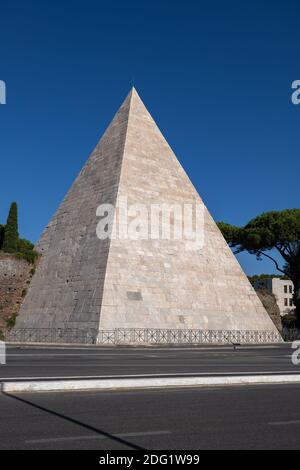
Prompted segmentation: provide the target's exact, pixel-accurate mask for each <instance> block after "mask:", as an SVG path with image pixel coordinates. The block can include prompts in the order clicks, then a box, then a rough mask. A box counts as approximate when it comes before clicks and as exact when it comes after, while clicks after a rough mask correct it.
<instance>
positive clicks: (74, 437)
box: [25, 431, 171, 444]
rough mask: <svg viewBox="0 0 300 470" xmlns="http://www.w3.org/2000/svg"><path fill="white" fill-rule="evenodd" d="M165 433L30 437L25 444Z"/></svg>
mask: <svg viewBox="0 0 300 470" xmlns="http://www.w3.org/2000/svg"><path fill="white" fill-rule="evenodd" d="M166 434H171V432H170V431H145V432H127V433H122V434H112V435H111V436H112V437H109V436H102V435H101V434H93V435H89V436H69V437H49V438H45V439H31V440H29V441H25V442H26V444H43V443H47V442H64V441H81V440H90V439H96V440H103V439H113V438H114V437H117V438H124V437H143V436H162V435H166Z"/></svg>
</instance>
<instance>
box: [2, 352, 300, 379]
mask: <svg viewBox="0 0 300 470" xmlns="http://www.w3.org/2000/svg"><path fill="white" fill-rule="evenodd" d="M292 352H293V351H292V349H291V346H290V345H288V344H283V345H279V346H266V347H246V346H242V347H239V348H238V349H237V350H235V351H234V350H233V348H232V347H215V348H213V347H208V348H203V347H195V346H194V347H134V348H130V347H115V348H114V347H107V348H103V347H75V346H70V347H56V346H55V347H47V346H40V347H33V346H26V347H25V346H22V347H17V346H11V345H10V346H8V349H7V365H6V366H0V381H1V380H3V379H12V378H28V377H102V376H108V375H114V376H119V375H145V374H146V375H147V374H150V375H157V374H162V375H170V374H171V375H180V374H197V375H198V374H204V375H208V374H214V375H215V374H224V375H230V374H241V373H286V372H289V373H291V372H292V373H300V366H298V367H296V366H294V365H293V364H292V361H291V354H292Z"/></svg>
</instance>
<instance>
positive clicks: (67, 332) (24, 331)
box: [5, 328, 98, 344]
mask: <svg viewBox="0 0 300 470" xmlns="http://www.w3.org/2000/svg"><path fill="white" fill-rule="evenodd" d="M97 334H98V330H93V329H89V330H83V329H71V328H66V329H61V328H57V329H54V328H14V329H12V330H11V331H10V332H9V333H8V334H6V336H5V340H6V341H11V342H14V343H78V344H95V343H96V339H97Z"/></svg>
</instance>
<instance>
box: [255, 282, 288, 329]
mask: <svg viewBox="0 0 300 470" xmlns="http://www.w3.org/2000/svg"><path fill="white" fill-rule="evenodd" d="M256 292H257V295H258V297H259V299H260V300H261V303H262V304H263V306H264V307H265V309H266V311H267V312H268V314H269V316H270V318H271V320H272V322H273V323H274V325H275V326H276V328H277V330H278V331H280V332H281V331H282V321H281V315H280V309H279V306H278V304H277V301H276V297H275V295H274V294H272V293H271V292H269V291H268V290H267V289H259V290H257V291H256Z"/></svg>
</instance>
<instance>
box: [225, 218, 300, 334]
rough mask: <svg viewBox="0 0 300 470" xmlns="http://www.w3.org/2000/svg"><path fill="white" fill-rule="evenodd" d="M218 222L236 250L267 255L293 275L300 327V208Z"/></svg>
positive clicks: (283, 270) (260, 256)
mask: <svg viewBox="0 0 300 470" xmlns="http://www.w3.org/2000/svg"><path fill="white" fill-rule="evenodd" d="M218 226H219V229H220V230H221V232H222V233H223V235H224V237H225V239H226V241H227V243H228V244H229V246H230V247H231V248H233V249H234V252H235V253H241V252H242V251H247V252H248V253H251V254H254V255H256V257H257V259H258V260H261V259H262V258H263V257H266V258H268V259H269V260H271V261H272V262H273V263H274V265H275V267H276V269H277V270H278V271H279V272H281V273H282V274H283V275H285V276H288V278H289V279H291V281H292V282H293V284H294V304H295V307H296V318H297V327H298V328H300V209H287V210H283V211H272V212H265V213H263V214H262V215H260V216H258V217H256V218H255V219H252V220H250V222H248V224H247V225H245V226H244V227H236V226H234V225H230V224H227V223H224V222H219V223H218ZM271 250H275V251H277V252H278V253H279V254H280V256H281V257H282V259H283V262H282V264H280V263H279V262H278V261H277V260H276V259H275V258H274V256H273V254H272V251H271Z"/></svg>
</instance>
